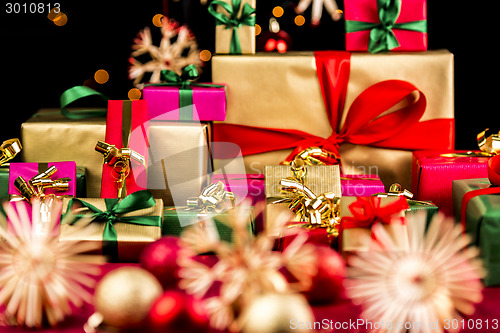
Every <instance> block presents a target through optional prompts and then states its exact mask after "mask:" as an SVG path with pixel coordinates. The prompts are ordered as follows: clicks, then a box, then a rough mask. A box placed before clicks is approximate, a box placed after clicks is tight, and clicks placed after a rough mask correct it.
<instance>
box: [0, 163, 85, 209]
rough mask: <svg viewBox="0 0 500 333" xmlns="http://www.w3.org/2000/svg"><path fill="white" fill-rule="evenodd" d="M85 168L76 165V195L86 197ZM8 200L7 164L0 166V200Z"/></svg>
mask: <svg viewBox="0 0 500 333" xmlns="http://www.w3.org/2000/svg"><path fill="white" fill-rule="evenodd" d="M86 172H87V170H86V168H85V167H82V166H77V167H76V196H77V197H79V198H85V197H87V185H86V184H87V180H86ZM6 200H9V164H8V163H7V164H4V165H2V166H0V201H6Z"/></svg>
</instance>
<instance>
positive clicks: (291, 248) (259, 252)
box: [178, 203, 317, 332]
mask: <svg viewBox="0 0 500 333" xmlns="http://www.w3.org/2000/svg"><path fill="white" fill-rule="evenodd" d="M241 205H242V206H238V207H236V208H234V209H235V210H237V211H238V212H239V214H237V215H236V214H235V215H234V216H235V218H234V219H233V220H232V221H230V223H229V224H230V225H229V226H230V227H231V228H232V230H233V234H232V235H233V237H232V240H233V242H232V243H226V242H222V241H220V240H214V238H213V237H212V236H210V235H209V234H208V233H206V232H204V231H203V229H202V228H199V227H197V226H195V227H194V228H190V229H188V230H187V231H186V232H184V233H183V234H182V236H181V240H182V242H181V243H182V250H181V251H180V256H179V259H178V264H179V266H180V270H179V276H180V277H181V280H180V281H179V287H180V288H182V289H185V290H186V292H188V293H189V294H193V295H194V296H196V297H205V298H204V302H205V305H206V308H207V312H208V314H209V316H210V325H211V326H212V327H213V328H215V329H220V330H225V329H228V330H229V331H231V332H238V331H240V329H241V322H240V320H241V318H239V314H240V311H241V309H243V308H244V307H245V306H247V305H248V304H250V303H251V301H252V300H254V299H255V298H256V297H258V296H259V295H262V294H264V293H266V292H273V293H289V292H298V291H299V290H305V289H307V288H309V287H310V285H311V282H312V277H313V276H314V275H315V274H316V272H317V266H316V253H315V247H314V245H311V244H305V242H306V239H307V236H306V235H305V234H304V233H299V234H298V235H297V237H296V238H295V239H294V240H293V241H292V243H290V245H288V246H287V247H286V249H285V250H284V251H283V252H278V251H273V250H272V249H273V246H274V239H273V238H271V237H269V236H268V235H267V234H265V233H261V234H259V235H257V236H253V235H252V234H251V231H249V230H248V228H247V224H248V222H249V221H248V209H249V206H246V204H245V203H242V204H241ZM263 209H264V208H263V206H259V205H256V206H255V211H254V212H255V214H259V213H261V212H262V211H263ZM289 219H290V215H289V213H288V212H287V213H286V214H285V215H283V216H282V217H281V218H279V220H280V221H282V222H283V223H281V222H279V221H277V223H276V224H277V225H282V226H284V223H285V222H287V221H289ZM208 251H210V252H213V253H215V254H216V256H217V262H216V263H215V265H213V266H210V265H206V264H205V263H204V262H200V261H198V260H197V259H196V254H197V253H203V252H208ZM283 269H285V270H286V271H288V272H289V273H290V274H291V275H292V276H293V277H294V278H295V281H297V282H289V281H288V279H287V277H286V276H285V275H284V274H283V273H282V270H283ZM218 285H220V291H219V293H218V294H217V295H216V296H211V295H209V296H207V293H208V292H209V290H210V288H212V287H214V286H218Z"/></svg>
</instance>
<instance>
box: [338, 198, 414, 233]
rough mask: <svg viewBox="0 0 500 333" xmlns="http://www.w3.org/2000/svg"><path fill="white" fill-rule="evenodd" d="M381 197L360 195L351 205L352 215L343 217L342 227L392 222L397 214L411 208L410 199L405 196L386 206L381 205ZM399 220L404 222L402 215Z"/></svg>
mask: <svg viewBox="0 0 500 333" xmlns="http://www.w3.org/2000/svg"><path fill="white" fill-rule="evenodd" d="M381 199H382V198H380V197H375V196H374V197H359V198H358V200H356V201H354V202H353V203H352V204H350V205H349V210H350V211H351V213H352V216H346V217H343V218H342V221H341V223H340V226H341V229H342V230H344V229H350V228H371V226H372V225H374V224H375V223H382V224H390V223H391V222H393V216H394V215H395V214H398V213H400V212H401V211H402V210H404V209H408V208H409V206H408V201H407V200H406V198H405V197H403V196H400V197H399V198H398V200H396V201H394V202H391V203H389V204H387V205H385V206H381ZM399 220H400V221H401V222H404V218H403V217H402V216H401V217H400V219H399Z"/></svg>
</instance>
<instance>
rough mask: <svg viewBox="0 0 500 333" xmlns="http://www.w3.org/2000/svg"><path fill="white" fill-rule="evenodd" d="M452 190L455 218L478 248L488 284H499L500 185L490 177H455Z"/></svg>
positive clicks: (485, 282) (485, 281)
mask: <svg viewBox="0 0 500 333" xmlns="http://www.w3.org/2000/svg"><path fill="white" fill-rule="evenodd" d="M452 191H453V209H454V212H455V221H456V222H457V223H461V225H462V228H463V231H464V232H466V233H467V234H468V235H469V236H471V238H472V244H474V245H475V246H477V247H478V248H479V251H480V258H481V260H482V262H483V266H484V268H485V269H486V271H487V274H486V277H485V278H484V279H483V282H484V284H485V285H486V286H493V285H499V284H500V195H499V193H500V189H499V188H498V187H494V186H492V184H491V182H490V181H489V180H488V178H477V179H460V180H455V181H453V185H452ZM495 193H496V194H495ZM464 197H468V198H464ZM464 201H465V202H464Z"/></svg>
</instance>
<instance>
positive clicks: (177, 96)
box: [142, 65, 226, 121]
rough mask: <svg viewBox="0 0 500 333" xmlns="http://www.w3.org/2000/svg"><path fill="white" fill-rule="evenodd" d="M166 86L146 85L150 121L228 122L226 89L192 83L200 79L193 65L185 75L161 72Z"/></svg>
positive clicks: (158, 84) (144, 97)
mask: <svg viewBox="0 0 500 333" xmlns="http://www.w3.org/2000/svg"><path fill="white" fill-rule="evenodd" d="M161 75H162V79H163V81H164V83H156V84H146V85H145V87H144V89H143V91H142V94H143V99H144V100H145V101H147V103H148V114H149V119H157V120H183V121H213V120H220V121H224V120H225V119H226V91H225V86H223V85H219V84H212V83H197V82H193V81H194V80H196V79H197V78H198V72H197V70H196V67H195V66H194V65H189V66H187V67H186V68H184V69H183V73H182V75H178V74H177V73H175V72H173V71H170V70H163V71H162V72H161Z"/></svg>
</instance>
